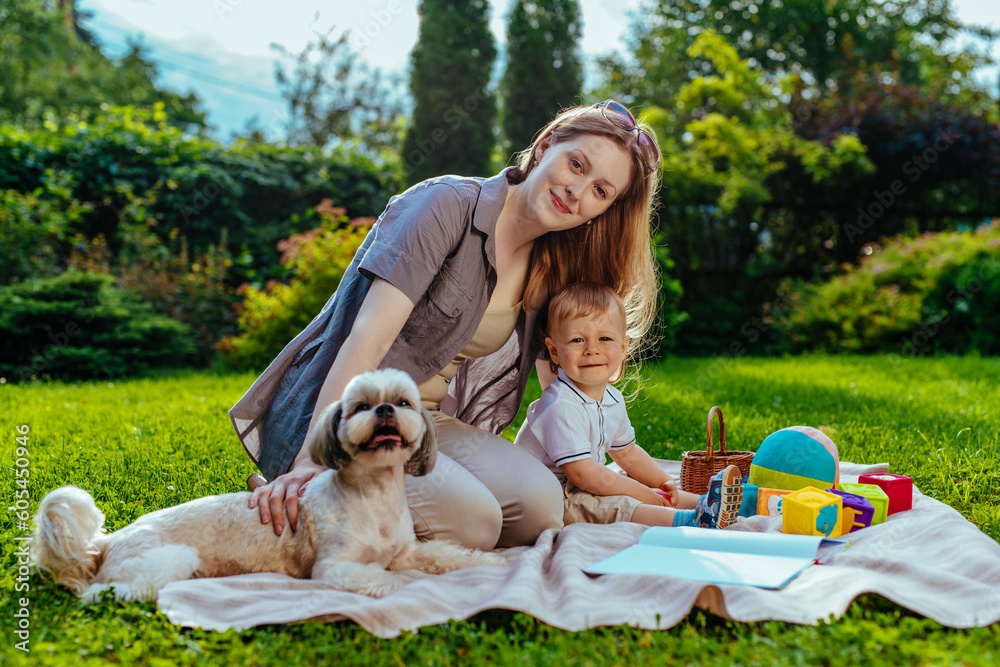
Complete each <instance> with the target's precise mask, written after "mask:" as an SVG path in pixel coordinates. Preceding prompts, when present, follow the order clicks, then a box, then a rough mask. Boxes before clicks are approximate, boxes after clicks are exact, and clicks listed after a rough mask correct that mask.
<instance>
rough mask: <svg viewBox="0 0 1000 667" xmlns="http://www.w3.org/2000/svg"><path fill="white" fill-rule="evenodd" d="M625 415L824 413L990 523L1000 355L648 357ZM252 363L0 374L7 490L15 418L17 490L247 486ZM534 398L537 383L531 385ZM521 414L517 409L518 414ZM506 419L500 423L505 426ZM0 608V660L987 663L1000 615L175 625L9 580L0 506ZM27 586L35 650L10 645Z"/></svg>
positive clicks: (100, 494)
mask: <svg viewBox="0 0 1000 667" xmlns="http://www.w3.org/2000/svg"><path fill="white" fill-rule="evenodd" d="M644 374H645V376H646V380H645V383H644V385H643V387H642V390H641V393H640V394H639V397H638V398H637V399H636V400H635V401H634V402H633V403H632V405H631V409H630V414H631V416H632V420H633V424H634V425H635V427H636V431H637V433H638V435H639V442H640V444H643V445H644V446H645V447H646V448H647V449H648V450H649V451H650V452H651V453H652V454H653V455H655V456H661V457H667V458H679V457H680V454H681V452H682V451H683V450H685V449H703V448H704V446H705V441H704V438H705V416H706V414H707V412H708V408H709V407H710V406H711V405H713V404H717V405H720V406H721V407H722V408H723V410H724V413H725V417H726V434H727V441H728V445H729V447H730V448H732V449H756V447H757V445H759V444H760V441H761V440H762V439H763V438H764V436H766V435H767V434H768V433H770V432H772V431H774V430H775V429H778V428H781V427H783V426H791V425H794V424H809V425H813V426H822V427H823V428H824V430H826V431H827V433H829V434H830V435H831V436H832V437H833V439H834V441H835V442H836V443H837V445H838V447H839V449H840V454H841V458H842V459H843V460H847V461H856V462H866V463H867V462H876V461H888V462H889V464H890V470H891V471H893V472H898V473H903V474H907V475H910V476H912V477H913V478H914V480H915V483H916V484H917V485H918V486H919V487H920V489H921V490H922V491H923V492H924V493H927V494H929V495H932V496H934V497H935V498H938V499H939V500H942V501H944V502H946V503H948V504H949V505H951V506H952V507H955V508H956V509H957V510H959V511H960V512H961V513H962V514H963V515H964V516H965V517H966V518H968V519H969V520H970V521H972V522H973V523H975V524H976V525H977V526H979V527H980V528H981V529H982V530H983V531H984V532H985V533H987V534H988V535H989V536H990V537H992V538H993V539H995V540H1000V473H998V472H997V465H998V461H1000V361H998V360H997V359H983V358H948V359H931V360H913V359H903V358H893V357H865V358H862V357H848V358H839V357H838V358H831V357H802V358H793V359H736V360H728V359H700V360H667V361H664V362H662V363H658V364H650V365H648V366H647V367H646V368H645V369H644ZM252 380H253V377H252V376H250V375H228V376H217V375H211V374H178V375H175V376H172V377H170V378H167V379H162V380H130V381H114V382H93V383H79V384H62V383H48V384H35V385H31V386H23V387H21V386H12V385H9V384H8V385H0V415H2V421H0V423H2V424H3V428H2V433H3V438H4V440H5V442H4V445H3V447H2V448H0V464H2V465H3V468H4V471H5V473H6V474H5V475H4V482H3V494H4V495H3V500H4V506H5V507H11V506H13V505H15V498H16V496H15V492H16V491H17V490H18V487H17V486H16V484H15V481H14V475H13V471H14V470H15V469H16V467H17V465H18V464H17V462H16V460H15V458H16V457H15V453H16V447H17V445H18V443H17V441H16V438H17V435H18V434H17V430H16V429H17V427H18V426H19V425H25V424H26V425H28V427H30V432H29V433H28V440H27V446H28V450H29V453H30V456H29V458H30V467H29V470H30V478H29V480H30V481H29V490H30V494H31V497H30V503H31V509H32V511H33V510H34V507H35V506H36V505H37V502H38V500H39V499H40V498H41V496H42V495H43V494H44V493H45V492H47V491H48V490H50V489H52V488H54V487H56V486H61V485H63V484H67V483H74V484H77V485H79V486H82V487H84V488H86V489H87V490H88V491H90V492H91V493H93V495H94V496H95V498H96V499H97V502H98V505H99V506H100V507H101V509H102V510H103V511H104V513H105V514H106V515H107V523H106V525H107V526H108V527H109V528H110V529H117V528H119V527H121V526H124V525H125V524H127V523H129V522H131V521H132V520H134V519H135V518H136V517H138V516H140V515H141V514H144V513H146V512H149V511H151V510H154V509H157V508H160V507H165V506H169V505H175V504H177V503H180V502H183V501H186V500H190V499H192V498H196V497H199V496H203V495H206V494H213V493H223V492H227V491H236V490H242V489H243V488H244V480H245V479H246V477H247V475H249V474H250V473H251V472H252V471H253V470H254V469H253V466H252V464H251V463H250V461H249V459H247V457H246V456H245V455H244V453H243V451H242V449H241V447H240V445H239V442H238V441H237V439H236V437H235V435H234V433H233V431H232V428H231V426H230V423H229V417H228V415H227V410H228V408H229V407H230V406H231V405H232V404H233V402H235V401H236V400H237V399H238V398H239V397H240V396H241V395H242V393H243V391H244V390H245V389H246V388H247V387H248V386H249V384H250V383H251V381H252ZM529 398H532V397H530V396H529ZM522 414H523V413H522ZM512 432H513V431H511V433H512ZM2 531H3V547H2V549H3V563H4V570H3V573H2V574H0V581H2V582H3V590H4V591H5V592H6V594H5V595H4V599H3V600H2V601H0V616H2V620H0V624H2V626H3V635H4V637H5V641H4V642H3V643H2V648H0V662H2V663H4V664H15V665H16V664H24V665H29V664H30V665H38V664H63V663H67V662H84V663H93V664H105V663H124V664H136V663H138V664H164V665H172V664H201V663H207V664H223V663H224V664H279V663H288V664H292V665H304V664H314V663H317V662H319V661H321V660H323V661H326V662H330V663H332V664H352V665H353V664H360V665H368V664H378V665H380V664H387V665H403V664H448V663H456V662H459V661H470V662H473V663H495V664H501V665H506V664H511V663H515V662H518V663H523V664H532V665H533V664H557V665H562V664H593V665H598V664H600V665H604V664H621V665H641V664H651V663H654V662H655V663H660V664H662V663H667V664H685V663H705V664H719V665H730V664H736V663H739V664H755V663H756V664H764V665H772V664H788V665H799V664H806V665H812V664H824V665H841V664H843V665H856V664H880V665H884V664H887V663H888V664H928V665H943V664H984V665H995V664H997V663H998V661H1000V625H994V626H992V627H989V628H980V629H974V630H969V631H965V630H952V629H948V628H943V627H942V626H940V625H938V624H937V623H935V622H933V621H930V620H927V619H925V618H922V617H919V616H916V615H914V614H912V613H910V612H908V611H906V610H905V609H902V608H900V607H897V606H896V605H894V604H892V603H890V602H888V601H887V600H884V599H882V598H880V597H878V596H874V595H870V596H864V597H862V598H859V599H858V600H857V601H856V602H855V603H854V604H853V605H852V606H851V608H850V609H849V611H848V612H847V614H846V615H845V616H844V617H843V618H840V619H836V620H830V621H829V622H825V623H821V624H820V625H818V626H815V627H813V626H798V625H792V624H787V623H778V622H765V623H747V624H739V623H732V622H729V621H725V620H722V619H720V618H718V617H716V616H714V615H712V614H709V613H707V612H701V611H697V610H696V611H694V612H692V613H691V615H690V616H689V617H688V618H687V619H686V620H685V621H684V622H682V623H680V624H678V625H677V626H675V627H673V628H671V629H668V630H662V631H655V632H648V631H644V630H636V629H634V628H630V627H627V626H622V627H614V628H598V629H594V630H590V631H587V632H580V633H572V632H564V631H561V630H556V629H554V628H551V627H549V626H546V625H544V624H542V623H540V622H538V621H536V620H535V619H533V618H531V617H530V616H527V615H524V614H519V613H513V612H509V611H504V610H496V611H491V612H487V613H484V614H480V615H478V616H476V617H473V618H471V619H469V620H466V621H455V622H451V623H448V624H445V625H440V626H434V627H429V628H424V629H422V630H421V631H420V632H419V633H407V634H404V635H402V636H401V637H398V638H396V639H391V640H384V639H378V638H376V637H372V636H371V635H369V634H368V633H366V632H365V631H364V630H362V629H361V628H360V627H358V626H357V625H355V624H353V623H349V622H342V623H333V624H327V623H311V622H310V623H302V624H299V625H293V626H266V627H261V628H256V629H253V630H247V631H244V632H235V631H229V632H225V633H214V632H206V631H202V630H191V629H185V628H179V627H175V626H173V625H172V624H170V623H169V622H168V621H167V620H166V618H165V617H164V616H162V615H161V614H159V613H158V612H157V610H156V607H155V605H153V604H138V603H128V604H122V603H118V602H115V601H112V600H107V601H105V602H103V603H101V604H99V605H96V606H91V607H81V606H80V605H79V604H78V603H77V602H76V600H75V599H74V597H73V596H72V594H70V593H69V592H67V591H65V590H63V589H59V588H56V587H55V586H54V585H52V584H51V583H49V582H47V581H42V580H41V579H40V578H38V577H37V576H36V575H32V576H31V577H30V579H29V580H28V581H27V583H28V585H29V586H30V590H28V591H27V592H17V593H15V592H14V590H15V585H16V584H18V582H17V581H16V577H17V576H18V573H17V564H16V561H17V558H16V555H15V550H16V549H17V547H18V543H17V542H16V541H15V539H14V538H15V537H17V536H21V535H24V534H25V532H24V531H23V530H22V529H20V528H19V527H18V526H17V524H16V515H15V512H14V511H13V510H8V511H7V512H6V513H5V515H4V517H3V520H2ZM21 597H26V598H27V599H28V601H29V605H28V607H27V609H28V610H29V613H30V618H29V622H30V628H29V631H30V640H29V641H30V649H31V652H30V653H28V654H26V653H23V652H22V651H20V650H17V649H16V648H15V643H16V642H19V641H20V638H18V637H17V636H16V635H15V634H14V631H15V630H16V629H17V622H18V619H16V618H15V613H16V612H17V611H18V610H19V609H20V608H21V607H20V605H19V603H18V599H19V598H21Z"/></svg>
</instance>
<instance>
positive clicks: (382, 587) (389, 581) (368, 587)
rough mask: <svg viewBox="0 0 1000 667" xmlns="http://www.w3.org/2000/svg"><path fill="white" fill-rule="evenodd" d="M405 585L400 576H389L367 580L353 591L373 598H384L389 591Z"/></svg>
mask: <svg viewBox="0 0 1000 667" xmlns="http://www.w3.org/2000/svg"><path fill="white" fill-rule="evenodd" d="M405 585H406V581H405V580H403V578H402V577H389V578H386V579H383V580H381V581H370V582H367V583H365V584H364V585H363V586H359V587H358V588H357V589H356V590H354V591H353V592H355V593H361V594H362V595H368V596H371V597H373V598H384V597H385V596H386V595H389V594H390V593H395V592H396V591H398V590H399V589H400V588H402V587H403V586H405Z"/></svg>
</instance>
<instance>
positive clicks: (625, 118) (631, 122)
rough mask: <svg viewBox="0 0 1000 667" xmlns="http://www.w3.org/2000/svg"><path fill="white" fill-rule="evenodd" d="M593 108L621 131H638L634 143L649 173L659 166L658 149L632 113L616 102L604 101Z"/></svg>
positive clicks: (654, 141)
mask: <svg viewBox="0 0 1000 667" xmlns="http://www.w3.org/2000/svg"><path fill="white" fill-rule="evenodd" d="M594 108H595V109H598V108H599V109H600V110H601V115H602V116H604V117H605V118H607V119H608V120H609V121H611V122H612V123H614V124H615V125H617V126H618V127H620V128H621V129H623V130H627V131H629V132H631V131H632V130H638V131H639V133H638V134H637V135H636V138H635V141H636V143H637V144H639V150H640V151H641V152H642V157H643V159H644V160H645V161H646V166H647V167H649V170H650V171H654V170H655V169H656V167H657V166H658V165H659V164H660V149H659V148H658V147H657V146H656V140H655V139H653V137H652V136H650V134H649V132H647V131H646V130H644V129H642V128H641V127H639V123H637V122H636V120H635V116H633V115H632V112H631V111H629V110H628V109H627V108H626V107H625V105H623V104H622V103H620V102H616V101H615V100H605V101H604V102H599V103H598V104H595V105H594Z"/></svg>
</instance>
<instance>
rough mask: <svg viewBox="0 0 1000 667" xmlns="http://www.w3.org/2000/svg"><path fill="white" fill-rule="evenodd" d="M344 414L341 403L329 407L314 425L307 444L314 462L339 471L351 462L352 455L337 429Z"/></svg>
mask: <svg viewBox="0 0 1000 667" xmlns="http://www.w3.org/2000/svg"><path fill="white" fill-rule="evenodd" d="M342 412H343V411H342V409H341V402H340V401H337V402H336V403H333V404H332V405H328V406H327V407H326V409H325V410H323V413H322V414H321V415H320V416H319V419H318V420H317V421H316V423H315V424H314V425H313V430H312V432H311V433H310V434H309V437H308V439H307V442H306V445H307V446H308V447H309V456H311V457H312V460H313V461H314V462H315V463H318V464H319V465H324V466H326V467H327V468H333V469H334V470H339V469H340V468H343V467H344V466H346V465H347V464H348V463H350V462H351V455H350V454H348V453H347V451H346V450H345V449H344V447H343V445H341V444H340V438H338V437H337V427H338V426H339V425H340V417H341V414H342Z"/></svg>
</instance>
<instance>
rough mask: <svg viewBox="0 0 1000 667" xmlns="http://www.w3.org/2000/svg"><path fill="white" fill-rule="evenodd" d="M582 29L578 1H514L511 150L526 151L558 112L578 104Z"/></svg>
mask: <svg viewBox="0 0 1000 667" xmlns="http://www.w3.org/2000/svg"><path fill="white" fill-rule="evenodd" d="M582 29H583V25H582V20H581V15H580V5H579V3H578V1H577V0H516V2H515V3H514V6H513V8H512V9H511V13H510V19H509V21H508V23H507V69H506V71H505V72H504V77H503V81H502V83H501V90H502V92H503V96H504V98H503V109H504V118H503V130H504V136H505V138H506V142H507V148H508V149H509V150H510V151H519V150H522V149H524V148H526V147H527V146H528V145H529V144H530V143H531V140H532V138H533V137H534V136H535V133H536V132H538V130H540V129H541V128H542V127H544V126H545V125H546V124H547V123H548V122H549V121H550V120H552V118H553V117H555V115H556V113H557V112H558V111H559V109H560V108H563V107H567V106H572V105H574V104H579V102H580V90H581V88H582V86H583V66H582V64H581V62H580V54H579V48H578V46H577V43H578V42H579V39H580V33H581V31H582Z"/></svg>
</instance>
